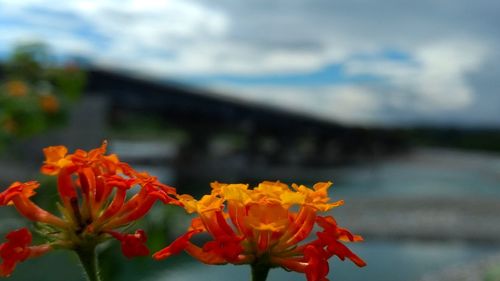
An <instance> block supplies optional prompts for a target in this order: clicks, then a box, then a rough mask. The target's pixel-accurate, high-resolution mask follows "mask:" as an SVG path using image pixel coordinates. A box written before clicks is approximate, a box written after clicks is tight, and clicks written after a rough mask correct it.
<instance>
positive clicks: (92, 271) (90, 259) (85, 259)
mask: <svg viewBox="0 0 500 281" xmlns="http://www.w3.org/2000/svg"><path fill="white" fill-rule="evenodd" d="M95 248H96V247H95V246H90V247H81V248H79V249H77V250H76V253H77V255H78V258H80V262H81V263H82V266H83V269H85V273H87V278H88V279H89V281H101V276H99V265H98V262H97V254H96V250H95Z"/></svg>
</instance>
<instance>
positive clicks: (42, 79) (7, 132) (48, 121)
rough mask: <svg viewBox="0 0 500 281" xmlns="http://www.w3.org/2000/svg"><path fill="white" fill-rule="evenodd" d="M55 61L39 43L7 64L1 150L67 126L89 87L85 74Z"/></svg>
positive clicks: (0, 101) (1, 88)
mask: <svg viewBox="0 0 500 281" xmlns="http://www.w3.org/2000/svg"><path fill="white" fill-rule="evenodd" d="M53 61H54V59H53V58H51V56H50V53H49V50H48V49H47V47H46V46H44V45H43V44H39V43H32V44H25V45H20V46H18V47H17V48H15V50H14V51H13V53H12V55H11V57H10V58H9V59H8V60H7V61H6V63H5V65H4V66H3V72H1V74H3V75H1V76H0V149H2V147H5V146H6V145H8V144H9V143H11V142H13V141H15V140H17V139H19V138H26V137H30V136H33V135H36V134H40V133H42V132H44V131H46V130H48V129H50V128H52V127H55V126H59V125H62V124H64V121H65V119H66V117H67V114H68V110H69V107H70V105H71V104H72V103H74V102H75V101H77V100H78V98H79V96H80V93H81V92H82V90H83V87H84V86H85V80H86V79H85V73H84V72H82V71H81V70H79V69H78V68H77V67H76V66H75V65H71V64H68V65H66V66H63V67H61V66H59V65H57V64H55V63H53Z"/></svg>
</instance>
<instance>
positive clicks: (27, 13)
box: [0, 0, 500, 127]
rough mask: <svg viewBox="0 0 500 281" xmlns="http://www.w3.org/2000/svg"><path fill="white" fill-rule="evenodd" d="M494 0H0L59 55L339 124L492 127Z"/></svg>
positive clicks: (6, 19) (0, 49)
mask: <svg viewBox="0 0 500 281" xmlns="http://www.w3.org/2000/svg"><path fill="white" fill-rule="evenodd" d="M499 10H500V3H498V4H496V3H495V1H491V0H476V1H465V0H420V1H403V0H398V1H396V0H384V1H369V0H342V1H337V0H273V1H270V0H252V1H235V0H213V1H210V0H163V1H158V0H116V1H112V0H106V1H103V0H101V1H97V0H96V1H79V0H71V1H60V0H0V56H4V57H5V56H6V55H7V54H8V52H9V50H11V48H12V46H13V45H14V44H15V43H17V42H20V41H27V40H39V41H44V42H46V43H47V44H49V45H50V46H51V47H52V48H53V50H54V51H55V52H57V53H58V54H62V55H71V56H73V55H75V56H80V57H85V58H87V59H88V60H89V61H91V62H92V63H93V64H96V65H100V66H106V67H112V68H116V69H125V70H128V71H132V72H135V73H138V74H141V75H147V76H151V77H152V78H153V79H160V80H161V79H165V80H172V79H174V80H180V81H183V82H185V83H190V84H195V85H196V86H199V87H208V88H211V89H215V92H217V93H219V94H221V95H228V96H231V97H234V98H238V99H244V100H250V101H253V102H262V103H266V104H271V105H275V106H280V107H284V108H287V109H292V110H296V111H300V112H304V113H306V114H311V115H315V116H319V117H322V118H329V119H333V120H336V121H338V122H343V123H353V124H361V125H387V126H407V125H414V124H427V125H453V126H468V127H470V126H495V127H500V94H499V93H498V92H499V90H498V89H500V76H499V75H500V52H499V50H500V28H498V26H500V17H499V16H498V12H497V11H499Z"/></svg>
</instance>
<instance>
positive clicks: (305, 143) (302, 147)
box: [87, 69, 403, 165]
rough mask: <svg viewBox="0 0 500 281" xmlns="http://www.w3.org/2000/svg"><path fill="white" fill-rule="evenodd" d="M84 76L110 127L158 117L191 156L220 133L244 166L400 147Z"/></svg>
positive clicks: (330, 126)
mask: <svg viewBox="0 0 500 281" xmlns="http://www.w3.org/2000/svg"><path fill="white" fill-rule="evenodd" d="M88 75H89V79H88V81H89V84H88V87H87V92H88V93H89V94H90V95H99V96H107V97H109V99H110V101H111V117H112V121H113V122H120V120H123V119H126V118H127V116H134V115H135V116H142V117H144V116H150V117H155V118H160V119H161V120H164V121H165V123H166V124H169V125H170V126H173V127H176V128H179V129H182V130H183V131H184V132H185V133H187V135H188V142H187V143H186V146H185V149H184V151H186V152H187V151H188V152H189V153H190V154H195V155H198V154H205V155H206V154H209V153H210V152H211V151H213V150H214V149H213V143H214V140H215V141H216V140H217V139H218V136H220V135H221V134H224V133H231V134H237V135H238V136H239V137H240V138H241V139H242V141H241V142H242V143H243V144H242V147H239V148H238V149H239V151H240V152H241V153H243V154H244V157H245V158H246V159H247V160H248V161H250V162H256V161H257V162H259V161H260V162H265V163H271V164H299V165H321V164H327V165H331V164H335V163H345V162H347V161H350V160H353V159H356V158H359V157H366V156H367V155H368V156H370V155H374V154H384V153H388V152H393V151H397V150H398V149H400V148H402V146H403V142H402V141H401V139H400V138H398V137H397V135H395V134H394V133H393V132H392V133H391V132H388V131H387V132H385V131H382V130H375V129H373V130H371V129H366V128H361V127H358V128H352V127H346V126H342V125H340V124H338V123H335V122H333V121H329V120H323V119H319V118H314V117H311V116H308V115H305V114H299V113H296V112H292V111H287V110H284V109H279V108H275V107H270V106H267V105H265V104H257V103H253V104H252V103H249V102H244V101H241V100H237V99H230V98H227V97H221V96H218V95H215V94H213V93H210V92H207V91H206V90H201V89H197V88H193V87H186V86H182V85H179V84H176V83H170V82H158V81H156V82H155V81H151V80H147V79H142V78H138V77H133V76H129V75H124V74H121V73H117V72H112V71H107V70H103V69H91V70H89V72H88ZM184 156H185V157H184V158H186V157H188V155H184Z"/></svg>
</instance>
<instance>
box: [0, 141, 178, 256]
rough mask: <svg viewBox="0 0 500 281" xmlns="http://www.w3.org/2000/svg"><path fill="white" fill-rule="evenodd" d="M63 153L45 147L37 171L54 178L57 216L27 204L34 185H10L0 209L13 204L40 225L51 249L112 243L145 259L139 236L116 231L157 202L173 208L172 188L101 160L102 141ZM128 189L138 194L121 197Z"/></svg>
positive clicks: (122, 165)
mask: <svg viewBox="0 0 500 281" xmlns="http://www.w3.org/2000/svg"><path fill="white" fill-rule="evenodd" d="M67 152H68V150H67V149H66V147H64V146H52V147H47V148H45V149H44V153H45V157H46V160H45V162H44V165H43V166H42V168H41V172H42V173H44V174H46V175H53V176H57V188H58V193H59V197H60V201H61V202H60V204H59V209H60V211H61V214H62V216H60V217H59V216H56V215H54V214H52V213H50V212H48V211H46V210H43V209H42V208H40V207H39V206H38V205H36V204H35V203H34V202H33V201H32V200H31V197H32V196H33V195H35V190H36V189H37V188H38V186H39V184H38V183H37V182H34V181H31V182H26V183H20V182H15V183H13V184H12V185H11V186H10V187H8V188H7V189H6V190H4V191H3V192H1V193H0V205H14V206H15V207H16V209H17V210H18V211H19V213H20V214H22V215H23V216H25V217H26V218H28V219H29V220H31V221H35V222H38V223H41V225H42V230H43V229H45V230H46V231H42V232H43V234H44V235H45V237H46V238H47V239H48V240H49V241H51V244H50V245H52V246H57V247H58V248H67V249H73V250H78V249H81V248H82V247H86V246H88V245H97V244H98V243H100V242H102V241H104V240H107V239H109V238H115V239H117V240H119V241H120V242H121V247H122V251H123V253H124V255H125V256H127V257H129V258H130V257H133V256H143V255H147V254H148V253H149V251H148V249H147V247H146V246H145V245H144V243H145V242H146V235H145V233H144V231H142V230H138V231H137V232H136V233H135V234H124V233H120V232H119V231H117V230H119V229H120V228H122V227H124V226H127V225H129V224H131V223H133V222H135V221H136V220H138V219H140V218H142V217H143V216H144V215H145V214H146V213H147V212H148V211H149V210H150V209H151V207H152V206H153V204H154V203H155V202H156V201H157V200H160V201H162V202H163V203H165V204H177V205H179V204H180V202H179V201H178V200H177V199H175V196H176V195H177V194H176V191H175V189H174V188H173V187H170V186H167V185H164V184H161V183H159V182H158V180H157V179H156V178H155V177H153V176H151V175H149V174H147V173H143V172H137V171H135V170H134V169H132V168H131V167H130V166H129V165H128V164H126V163H124V162H121V161H120V160H119V159H118V157H117V156H116V155H105V152H106V142H105V143H104V144H103V145H102V146H101V147H99V148H96V149H93V150H90V151H88V152H87V151H84V150H76V151H75V152H74V153H73V154H68V153H67ZM133 187H138V191H137V192H134V194H133V195H129V196H128V197H127V194H130V193H133V192H132V190H131V189H132V188H133ZM18 260H19V261H22V260H23V259H18Z"/></svg>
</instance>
